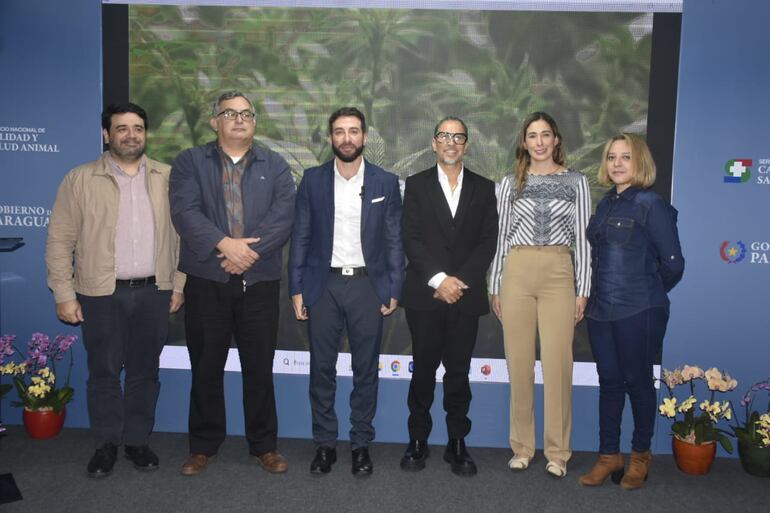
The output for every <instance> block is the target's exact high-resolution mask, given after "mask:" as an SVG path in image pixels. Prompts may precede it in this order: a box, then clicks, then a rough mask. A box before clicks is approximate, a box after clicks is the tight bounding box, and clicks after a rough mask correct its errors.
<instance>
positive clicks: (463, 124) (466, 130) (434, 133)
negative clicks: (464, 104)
mask: <svg viewBox="0 0 770 513" xmlns="http://www.w3.org/2000/svg"><path fill="white" fill-rule="evenodd" d="M447 121H457V122H458V123H460V124H461V125H462V126H463V130H465V137H468V125H466V124H465V121H463V120H462V119H460V118H458V117H457V116H444V117H443V118H441V120H439V122H438V123H436V126H435V127H434V128H433V137H436V135H438V128H439V127H440V126H441V125H443V124H444V123H446V122H447Z"/></svg>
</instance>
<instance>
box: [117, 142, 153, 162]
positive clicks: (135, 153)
mask: <svg viewBox="0 0 770 513" xmlns="http://www.w3.org/2000/svg"><path fill="white" fill-rule="evenodd" d="M146 147H147V145H146V144H140V145H138V146H123V145H122V144H114V145H113V144H110V152H111V153H112V154H114V155H115V156H117V157H119V158H121V159H123V160H127V161H134V160H138V159H139V158H141V157H142V155H144V150H145V148H146Z"/></svg>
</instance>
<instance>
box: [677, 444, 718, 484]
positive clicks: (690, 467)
mask: <svg viewBox="0 0 770 513" xmlns="http://www.w3.org/2000/svg"><path fill="white" fill-rule="evenodd" d="M671 446H672V448H673V449H674V461H676V466H677V467H678V468H679V470H681V471H682V472H684V473H685V474H690V475H693V476H702V475H704V474H708V473H709V471H710V470H711V464H712V463H714V457H716V454H717V444H716V442H707V443H705V444H700V445H699V444H691V443H688V442H683V441H682V440H680V439H678V438H677V437H675V436H674V437H672V438H671Z"/></svg>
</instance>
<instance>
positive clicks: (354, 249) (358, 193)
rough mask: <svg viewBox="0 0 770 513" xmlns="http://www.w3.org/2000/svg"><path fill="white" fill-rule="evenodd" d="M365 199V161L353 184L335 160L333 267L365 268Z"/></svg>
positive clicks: (352, 180) (362, 162) (353, 178)
mask: <svg viewBox="0 0 770 513" xmlns="http://www.w3.org/2000/svg"><path fill="white" fill-rule="evenodd" d="M363 195H364V159H361V166H360V167H359V168H358V171H357V172H356V174H355V175H354V176H352V177H351V178H350V180H348V179H346V178H345V177H343V176H342V175H341V174H340V172H339V170H338V169H337V159H334V241H333V244H332V267H364V266H366V263H365V262H364V250H363V248H362V247H361V205H362V204H363Z"/></svg>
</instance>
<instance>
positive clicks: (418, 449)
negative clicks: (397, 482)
mask: <svg viewBox="0 0 770 513" xmlns="http://www.w3.org/2000/svg"><path fill="white" fill-rule="evenodd" d="M429 453H430V451H429V450H428V442H426V441H425V440H409V445H408V446H407V447H406V452H405V453H404V456H403V458H401V470H406V471H407V472H417V471H420V470H422V469H424V468H425V460H427V459H428V454H429Z"/></svg>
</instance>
